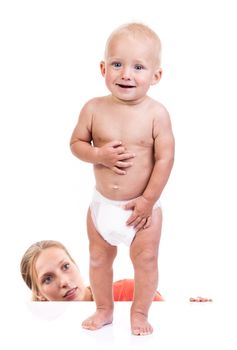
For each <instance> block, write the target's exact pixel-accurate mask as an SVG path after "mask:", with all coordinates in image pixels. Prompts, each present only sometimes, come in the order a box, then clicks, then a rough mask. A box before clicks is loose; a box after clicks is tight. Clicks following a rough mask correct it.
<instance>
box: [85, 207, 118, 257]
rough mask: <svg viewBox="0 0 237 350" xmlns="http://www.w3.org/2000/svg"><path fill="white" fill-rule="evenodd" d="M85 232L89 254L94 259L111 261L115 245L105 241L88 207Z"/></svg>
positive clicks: (115, 250)
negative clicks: (88, 243)
mask: <svg viewBox="0 0 237 350" xmlns="http://www.w3.org/2000/svg"><path fill="white" fill-rule="evenodd" d="M87 233H88V238H89V242H90V256H91V257H93V258H94V259H98V260H103V261H104V263H105V262H106V261H107V260H108V262H111V260H113V259H114V258H115V256H116V254H117V247H115V246H112V245H111V244H109V243H108V242H106V241H105V240H104V239H103V237H102V236H101V235H100V234H99V233H98V231H97V230H96V228H95V225H94V223H93V220H92V217H91V212H90V208H89V209H88V213H87Z"/></svg>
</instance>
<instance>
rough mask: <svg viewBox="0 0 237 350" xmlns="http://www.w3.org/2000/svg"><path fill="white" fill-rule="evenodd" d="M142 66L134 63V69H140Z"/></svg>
mask: <svg viewBox="0 0 237 350" xmlns="http://www.w3.org/2000/svg"><path fill="white" fill-rule="evenodd" d="M143 68H144V67H143V66H142V65H141V64H136V65H135V69H136V70H142V69H143Z"/></svg>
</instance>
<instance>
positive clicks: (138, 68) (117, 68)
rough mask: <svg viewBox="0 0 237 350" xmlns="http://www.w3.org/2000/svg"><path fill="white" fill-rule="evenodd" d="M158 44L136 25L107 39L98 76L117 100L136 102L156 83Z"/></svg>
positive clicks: (144, 28) (155, 37)
mask: <svg viewBox="0 0 237 350" xmlns="http://www.w3.org/2000/svg"><path fill="white" fill-rule="evenodd" d="M160 60H161V42H160V39H159V37H158V35H157V34H156V33H155V32H154V31H153V30H152V29H150V28H149V27H148V26H146V25H144V24H140V23H129V24H125V25H123V26H121V27H119V28H117V29H116V30H115V31H113V32H112V34H111V35H110V36H109V38H108V40H107V43H106V47H105V55H104V61H102V62H101V65H100V67H101V73H102V75H103V76H104V77H105V82H106V85H107V87H108V89H109V90H110V91H111V93H112V95H113V96H115V97H116V98H117V99H119V100H125V101H135V102H136V101H140V100H141V98H143V97H144V96H145V95H146V92H147V91H148V89H149V87H150V86H151V85H154V84H156V83H158V82H159V80H160V78H161V74H162V70H161V68H160Z"/></svg>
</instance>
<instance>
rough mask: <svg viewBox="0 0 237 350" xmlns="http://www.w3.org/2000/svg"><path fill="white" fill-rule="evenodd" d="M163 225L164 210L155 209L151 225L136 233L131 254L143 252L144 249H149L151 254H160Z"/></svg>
mask: <svg viewBox="0 0 237 350" xmlns="http://www.w3.org/2000/svg"><path fill="white" fill-rule="evenodd" d="M161 227H162V211H161V208H157V209H154V210H153V213H152V221H151V225H150V226H149V227H148V228H146V229H144V230H140V231H138V232H137V233H136V235H135V238H134V240H133V242H132V244H131V247H130V252H131V256H132V255H136V254H139V253H141V252H142V251H145V250H146V251H149V252H150V253H151V254H158V248H159V243H160V236H161Z"/></svg>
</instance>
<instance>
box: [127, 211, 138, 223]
mask: <svg viewBox="0 0 237 350" xmlns="http://www.w3.org/2000/svg"><path fill="white" fill-rule="evenodd" d="M136 219H137V215H135V214H134V212H133V213H132V215H131V216H130V217H129V218H128V220H127V221H126V224H127V225H128V226H129V225H133V223H134V221H135V220H136Z"/></svg>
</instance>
